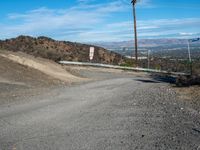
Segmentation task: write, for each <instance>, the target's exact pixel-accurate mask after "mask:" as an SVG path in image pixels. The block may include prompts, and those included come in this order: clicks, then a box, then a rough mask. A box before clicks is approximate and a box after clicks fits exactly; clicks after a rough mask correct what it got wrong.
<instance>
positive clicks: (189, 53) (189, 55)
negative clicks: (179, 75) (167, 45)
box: [187, 40, 192, 75]
mask: <svg viewBox="0 0 200 150" xmlns="http://www.w3.org/2000/svg"><path fill="white" fill-rule="evenodd" d="M187 44H188V57H189V63H190V75H192V59H191V51H190V40H188V41H187Z"/></svg>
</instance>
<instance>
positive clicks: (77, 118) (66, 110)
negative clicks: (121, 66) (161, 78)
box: [0, 73, 200, 150]
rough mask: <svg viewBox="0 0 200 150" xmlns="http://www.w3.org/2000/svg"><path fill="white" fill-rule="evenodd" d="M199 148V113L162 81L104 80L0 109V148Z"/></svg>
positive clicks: (64, 149)
mask: <svg viewBox="0 0 200 150" xmlns="http://www.w3.org/2000/svg"><path fill="white" fill-rule="evenodd" d="M101 75H102V76H103V73H102V74H101ZM55 93H56V94H55ZM51 94H52V96H49V95H51ZM199 146H200V115H199V113H198V112H197V111H195V110H193V109H191V108H189V107H188V106H187V103H183V102H182V101H181V100H179V99H178V98H177V95H176V93H175V91H174V90H173V89H172V88H171V87H170V86H169V85H168V84H167V83H160V82H157V81H153V80H152V79H148V78H139V77H134V76H125V75H123V76H117V77H116V76H113V77H112V76H109V78H104V79H102V80H99V81H92V82H88V83H82V84H80V85H73V86H69V87H65V88H60V89H56V90H52V93H48V94H47V95H45V94H44V95H41V96H37V97H33V98H32V99H31V100H29V101H27V102H23V103H18V104H5V105H2V106H0V149H1V150H104V149H106V150H131V149H134V150H135V149H138V150H141V149H147V150H155V149H163V150H168V149H172V150H174V149H180V150H181V149H182V150H193V149H194V150H196V149H198V147H199Z"/></svg>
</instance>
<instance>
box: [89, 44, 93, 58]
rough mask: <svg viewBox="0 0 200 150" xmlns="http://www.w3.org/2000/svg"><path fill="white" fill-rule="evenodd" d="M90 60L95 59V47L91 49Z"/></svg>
mask: <svg viewBox="0 0 200 150" xmlns="http://www.w3.org/2000/svg"><path fill="white" fill-rule="evenodd" d="M89 57H90V60H92V59H93V58H94V47H90V54H89Z"/></svg>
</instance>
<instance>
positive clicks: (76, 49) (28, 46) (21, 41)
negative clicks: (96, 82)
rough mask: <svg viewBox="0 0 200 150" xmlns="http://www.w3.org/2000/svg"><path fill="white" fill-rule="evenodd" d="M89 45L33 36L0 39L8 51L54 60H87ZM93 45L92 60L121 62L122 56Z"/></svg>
mask: <svg viewBox="0 0 200 150" xmlns="http://www.w3.org/2000/svg"><path fill="white" fill-rule="evenodd" d="M90 46H91V45H86V44H80V43H73V42H66V41H56V40H53V39H51V38H47V37H38V38H33V37H30V36H19V37H17V38H13V39H8V40H5V41H0V48H2V49H6V50H10V51H22V52H25V53H27V54H31V55H34V56H36V57H42V58H48V59H51V60H54V61H60V60H67V61H81V62H88V61H89V57H88V55H89V48H90ZM94 47H95V56H94V60H93V62H96V63H105V64H115V65H117V64H121V63H123V62H124V58H123V57H122V56H121V55H119V54H117V53H114V52H110V51H107V50H106V49H104V48H101V47H96V46H94Z"/></svg>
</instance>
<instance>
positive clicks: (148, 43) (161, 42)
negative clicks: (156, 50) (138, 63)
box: [93, 39, 200, 49]
mask: <svg viewBox="0 0 200 150" xmlns="http://www.w3.org/2000/svg"><path fill="white" fill-rule="evenodd" d="M93 44H95V45H97V46H101V47H104V48H106V49H116V48H123V47H134V41H132V40H130V41H121V42H96V43H93ZM194 44H196V45H197V44H198V45H200V41H198V42H195V43H194ZM138 45H139V47H143V48H145V47H159V46H169V45H170V46H173V45H174V46H175V45H187V39H141V40H138Z"/></svg>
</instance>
